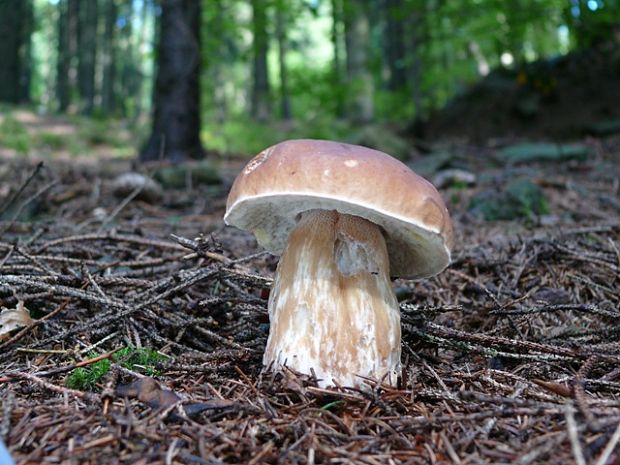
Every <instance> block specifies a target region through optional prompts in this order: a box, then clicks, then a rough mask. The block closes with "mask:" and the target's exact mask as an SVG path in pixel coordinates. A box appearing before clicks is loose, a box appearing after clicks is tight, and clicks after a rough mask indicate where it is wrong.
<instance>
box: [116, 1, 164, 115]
mask: <svg viewBox="0 0 620 465" xmlns="http://www.w3.org/2000/svg"><path fill="white" fill-rule="evenodd" d="M120 7H121V8H122V11H121V12H120V15H121V16H122V17H123V18H124V22H123V27H122V28H120V30H119V31H118V35H119V55H120V56H119V57H118V58H119V59H118V64H117V68H118V71H119V74H120V76H119V80H120V86H119V90H120V92H119V93H118V95H117V104H116V106H117V107H120V108H121V112H122V115H123V117H125V118H127V117H130V116H132V115H134V114H135V97H136V96H135V94H134V74H135V73H136V69H135V68H136V63H135V62H136V60H135V58H134V57H135V53H134V47H133V26H132V25H133V22H134V11H133V6H132V4H131V3H125V2H123V3H121V4H120ZM158 43H159V42H158ZM154 92H155V91H154ZM154 99H155V97H153V101H154Z"/></svg>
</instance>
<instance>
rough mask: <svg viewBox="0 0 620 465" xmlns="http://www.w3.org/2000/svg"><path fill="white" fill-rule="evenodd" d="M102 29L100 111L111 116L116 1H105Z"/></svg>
mask: <svg viewBox="0 0 620 465" xmlns="http://www.w3.org/2000/svg"><path fill="white" fill-rule="evenodd" d="M104 14H105V19H104V28H103V43H102V54H103V75H102V79H101V109H102V111H103V112H104V113H105V114H111V113H113V112H114V109H115V103H116V102H115V93H114V83H115V80H116V34H115V33H114V31H115V29H116V28H115V25H116V20H117V17H118V8H117V7H116V0H106V3H105V9H104Z"/></svg>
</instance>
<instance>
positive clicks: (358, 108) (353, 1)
mask: <svg viewBox="0 0 620 465" xmlns="http://www.w3.org/2000/svg"><path fill="white" fill-rule="evenodd" d="M344 13H345V14H344V17H345V45H346V48H347V69H348V91H347V94H348V98H347V101H348V111H347V113H348V116H349V118H350V119H351V120H352V121H354V122H356V123H368V122H370V121H372V119H373V117H374V104H373V95H374V86H373V81H372V74H371V72H370V69H369V67H368V64H369V63H368V61H369V60H368V57H369V50H368V49H369V43H370V25H369V21H368V0H350V1H348V2H347V3H345V11H344Z"/></svg>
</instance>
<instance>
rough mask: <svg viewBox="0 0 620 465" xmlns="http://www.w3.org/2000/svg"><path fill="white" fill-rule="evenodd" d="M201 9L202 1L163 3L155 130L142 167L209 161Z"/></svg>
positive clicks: (154, 118) (155, 100)
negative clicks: (162, 161) (203, 136)
mask: <svg viewBox="0 0 620 465" xmlns="http://www.w3.org/2000/svg"><path fill="white" fill-rule="evenodd" d="M200 4H201V2H200V1H199V0H163V1H162V3H161V6H162V10H161V18H160V33H159V43H158V47H157V51H158V70H157V79H156V84H155V94H154V117H153V129H152V133H151V136H150V138H149V140H148V142H147V144H146V146H145V147H144V149H143V150H142V152H141V153H140V159H141V160H142V161H147V160H157V159H159V158H160V156H161V157H162V158H166V159H169V160H172V161H175V162H179V161H183V160H185V159H187V158H200V157H203V156H204V149H203V148H202V144H201V142H200V87H199V82H200V80H199V78H200V26H201V15H200V13H201V8H200Z"/></svg>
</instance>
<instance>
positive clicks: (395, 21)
mask: <svg viewBox="0 0 620 465" xmlns="http://www.w3.org/2000/svg"><path fill="white" fill-rule="evenodd" d="M384 9H385V39H384V47H385V48H384V50H385V58H386V62H387V65H388V70H389V73H390V74H389V79H388V89H390V90H394V91H396V90H402V89H404V88H405V87H406V86H407V59H406V52H405V28H404V22H405V16H406V15H405V13H406V12H405V9H404V5H403V0H384Z"/></svg>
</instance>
